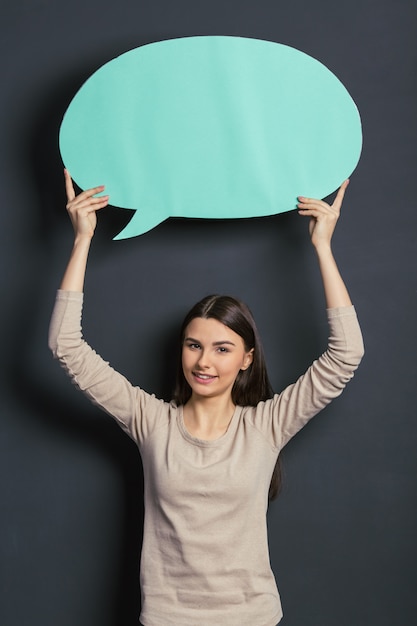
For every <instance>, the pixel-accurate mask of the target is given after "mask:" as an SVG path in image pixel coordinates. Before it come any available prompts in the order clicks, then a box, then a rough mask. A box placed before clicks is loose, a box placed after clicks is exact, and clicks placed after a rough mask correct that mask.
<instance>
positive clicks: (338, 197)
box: [332, 179, 349, 210]
mask: <svg viewBox="0 0 417 626" xmlns="http://www.w3.org/2000/svg"><path fill="white" fill-rule="evenodd" d="M348 185H349V179H347V180H345V181H344V182H343V183H342V184H341V185H340V187H339V191H338V192H337V194H336V198H335V199H334V202H333V204H332V206H333V207H335V208H337V209H338V210H340V207H341V206H342V202H343V198H344V197H345V192H346V189H347V186H348Z"/></svg>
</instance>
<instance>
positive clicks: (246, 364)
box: [240, 348, 255, 371]
mask: <svg viewBox="0 0 417 626" xmlns="http://www.w3.org/2000/svg"><path fill="white" fill-rule="evenodd" d="M254 351H255V348H252V350H249V352H247V353H246V354H245V358H244V359H243V365H242V367H241V368H240V369H241V371H244V370H247V369H248V367H249V366H250V365H252V362H253V354H254Z"/></svg>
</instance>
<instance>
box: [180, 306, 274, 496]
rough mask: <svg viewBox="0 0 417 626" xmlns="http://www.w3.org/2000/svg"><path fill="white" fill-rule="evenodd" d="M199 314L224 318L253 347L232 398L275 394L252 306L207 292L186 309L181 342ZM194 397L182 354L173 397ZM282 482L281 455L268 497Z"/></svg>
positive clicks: (243, 401)
mask: <svg viewBox="0 0 417 626" xmlns="http://www.w3.org/2000/svg"><path fill="white" fill-rule="evenodd" d="M196 317H201V318H203V319H215V320H217V321H218V322H221V323H222V324H224V325H225V326H227V327H228V328H230V329H231V330H233V331H234V332H235V333H237V334H238V335H239V336H240V337H242V339H243V343H244V345H245V350H246V351H248V352H249V350H252V349H253V361H252V363H251V365H250V366H249V367H248V368H247V369H246V370H241V371H240V372H239V374H238V375H237V378H236V380H235V383H234V385H233V388H232V401H233V403H234V404H236V405H239V406H256V405H257V404H258V403H259V402H261V401H263V400H268V399H269V398H272V396H273V394H274V392H273V390H272V387H271V384H270V382H269V378H268V373H267V370H266V363H265V356H264V351H263V347H262V343H261V340H260V338H259V333H258V330H257V328H256V324H255V320H254V319H253V315H252V313H251V311H250V309H249V307H248V306H247V305H246V304H245V303H244V302H242V301H241V300H238V299H237V298H233V297H231V296H219V295H211V296H206V297H205V298H203V299H202V300H200V301H199V302H197V304H195V305H194V306H193V307H192V309H191V310H190V311H189V312H188V313H187V315H186V316H185V318H184V321H183V323H182V326H181V330H180V342H181V346H182V344H183V341H184V336H185V330H186V328H187V326H188V324H189V323H190V322H191V321H192V320H193V319H195V318H196ZM190 397H191V387H190V386H189V384H188V383H187V381H186V379H185V376H184V372H183V369H182V362H181V355H180V358H179V362H178V367H177V379H176V385H175V389H174V394H173V400H174V401H175V402H176V404H177V405H180V404H182V405H184V404H185V403H186V402H187V401H188V400H189V399H190ZM280 486H281V465H280V461H279V459H278V460H277V463H276V465H275V468H274V472H273V474H272V478H271V484H270V487H269V499H270V500H273V499H274V498H275V497H276V496H277V494H278V492H279V489H280Z"/></svg>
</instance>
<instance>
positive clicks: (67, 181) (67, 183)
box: [64, 169, 75, 202]
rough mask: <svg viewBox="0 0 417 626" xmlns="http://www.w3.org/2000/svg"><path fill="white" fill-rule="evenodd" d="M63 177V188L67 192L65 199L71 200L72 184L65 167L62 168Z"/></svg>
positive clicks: (73, 192)
mask: <svg viewBox="0 0 417 626" xmlns="http://www.w3.org/2000/svg"><path fill="white" fill-rule="evenodd" d="M64 178H65V190H66V192H67V200H68V202H71V200H74V198H75V191H74V185H73V184H72V178H71V174H70V173H69V171H68V170H67V169H64Z"/></svg>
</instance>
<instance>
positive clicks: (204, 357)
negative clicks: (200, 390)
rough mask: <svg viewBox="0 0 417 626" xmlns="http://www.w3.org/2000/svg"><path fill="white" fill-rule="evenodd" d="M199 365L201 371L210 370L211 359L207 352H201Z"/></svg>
mask: <svg viewBox="0 0 417 626" xmlns="http://www.w3.org/2000/svg"><path fill="white" fill-rule="evenodd" d="M197 365H198V367H199V368H201V369H208V368H209V367H210V359H209V355H208V353H207V351H206V350H201V352H200V354H199V358H198V361H197Z"/></svg>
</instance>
